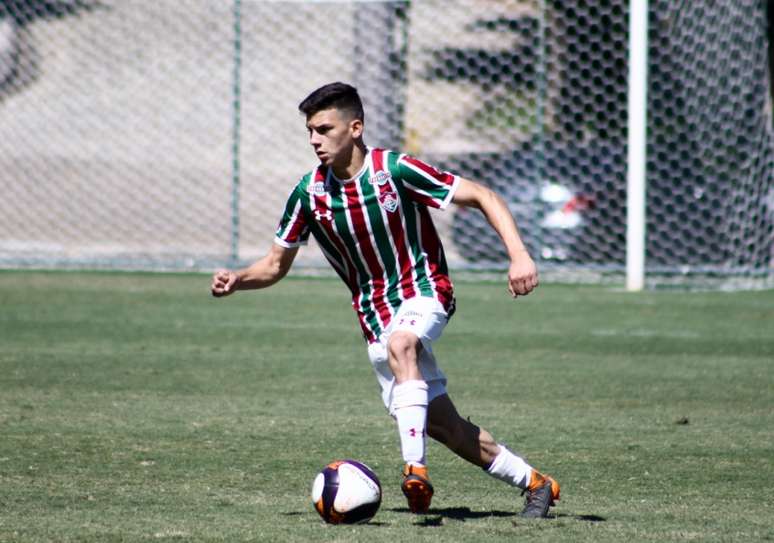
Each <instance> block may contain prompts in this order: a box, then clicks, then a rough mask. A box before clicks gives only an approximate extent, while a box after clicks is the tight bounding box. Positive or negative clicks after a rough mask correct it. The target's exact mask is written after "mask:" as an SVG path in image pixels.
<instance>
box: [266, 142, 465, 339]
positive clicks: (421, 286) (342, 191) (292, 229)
mask: <svg viewBox="0 0 774 543" xmlns="http://www.w3.org/2000/svg"><path fill="white" fill-rule="evenodd" d="M458 184H459V178H458V177H456V176H454V175H452V174H449V173H445V172H440V171H438V170H437V169H435V168H433V167H432V166H429V165H427V164H425V163H424V162H422V161H420V160H417V159H416V158H413V157H411V156H408V155H403V154H400V155H399V154H398V153H395V152H392V151H386V150H383V149H369V150H368V154H367V155H366V159H365V164H364V165H363V169H362V170H361V171H360V173H359V174H358V175H357V176H355V177H354V178H352V179H351V180H348V181H340V180H339V179H337V178H336V177H335V176H334V175H333V172H332V171H331V170H330V169H328V168H326V167H325V166H322V165H320V166H318V167H317V168H315V169H314V170H313V171H311V172H310V173H309V174H307V175H305V176H304V177H303V178H302V179H301V181H299V182H298V184H297V185H296V186H295V188H294V189H293V191H292V192H291V194H290V197H289V198H288V201H287V204H286V205H285V212H284V214H283V215H282V219H281V220H280V223H279V226H278V227H277V232H276V236H275V243H277V244H279V245H281V246H283V247H287V248H290V247H297V246H299V245H304V244H306V242H307V240H308V239H309V235H310V233H311V234H312V235H314V237H315V240H317V243H318V245H319V246H320V248H321V249H322V252H323V254H324V255H325V257H326V259H327V260H328V262H330V264H331V266H333V268H334V269H335V270H336V272H337V273H338V275H339V277H341V279H342V280H343V281H344V282H345V283H346V284H347V286H348V287H349V289H350V291H351V292H352V306H353V308H354V309H355V311H356V312H357V314H358V318H359V321H360V326H361V328H362V329H363V335H364V336H365V339H366V341H367V342H369V343H373V342H376V341H378V338H379V336H380V335H381V333H382V331H384V330H385V329H386V328H387V326H388V325H389V324H390V321H391V320H392V318H393V316H394V315H395V313H396V312H397V310H398V308H399V307H400V304H401V303H402V301H403V300H407V299H409V298H413V297H415V296H426V297H432V298H435V299H437V300H438V301H439V302H440V303H441V304H442V305H443V306H444V307H445V308H446V309H447V311H449V310H450V309H451V307H452V305H453V303H454V298H453V289H452V283H451V281H450V279H449V275H448V268H447V266H446V257H445V255H444V251H443V246H442V245H441V241H440V239H439V238H438V234H437V232H436V230H435V226H434V225H433V222H432V219H431V217H430V213H429V211H428V208H429V207H433V208H439V209H444V208H445V207H446V206H447V205H448V204H449V202H450V201H451V199H452V196H453V195H454V191H455V190H456V188H457V185H458Z"/></svg>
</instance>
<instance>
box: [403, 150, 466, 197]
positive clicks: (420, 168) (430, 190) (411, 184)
mask: <svg viewBox="0 0 774 543" xmlns="http://www.w3.org/2000/svg"><path fill="white" fill-rule="evenodd" d="M398 168H399V171H400V176H401V180H402V182H403V186H404V187H405V188H406V191H407V193H408V195H409V197H410V198H411V199H412V200H414V201H416V202H418V203H420V204H424V205H426V206H428V207H434V208H438V209H446V207H447V206H448V205H449V202H451V200H452V198H453V197H454V192H455V191H456V190H457V187H458V186H459V183H460V178H459V177H458V176H456V175H454V174H451V173H448V172H442V171H440V170H438V169H436V168H434V167H433V166H430V165H429V164H426V163H424V162H422V161H421V160H419V159H417V158H414V157H412V156H409V155H401V157H400V158H399V159H398Z"/></svg>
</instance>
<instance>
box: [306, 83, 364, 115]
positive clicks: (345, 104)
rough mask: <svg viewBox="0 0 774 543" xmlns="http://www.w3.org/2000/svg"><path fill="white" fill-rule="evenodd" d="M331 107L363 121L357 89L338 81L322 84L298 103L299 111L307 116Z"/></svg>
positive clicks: (361, 103)
mask: <svg viewBox="0 0 774 543" xmlns="http://www.w3.org/2000/svg"><path fill="white" fill-rule="evenodd" d="M331 108H334V109H338V110H339V111H343V112H345V113H347V114H348V115H350V116H351V117H352V118H353V119H358V120H360V121H363V120H364V118H365V114H364V113H363V102H361V101H360V95H359V94H358V93H357V89H356V88H355V87H353V86H352V85H347V84H346V83H341V82H339V81H337V82H336V83H328V84H327V85H323V86H322V87H320V88H319V89H317V90H316V91H314V92H312V94H310V95H309V96H307V97H306V98H305V99H304V101H303V102H301V103H300V104H299V105H298V109H299V111H300V112H301V113H303V114H305V115H306V116H307V117H309V116H311V115H314V114H315V113H317V112H318V111H322V110H323V109H331Z"/></svg>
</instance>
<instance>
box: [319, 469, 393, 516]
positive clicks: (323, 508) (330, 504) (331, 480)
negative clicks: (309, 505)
mask: <svg viewBox="0 0 774 543" xmlns="http://www.w3.org/2000/svg"><path fill="white" fill-rule="evenodd" d="M312 502H313V504H314V507H315V509H316V510H317V512H318V513H319V514H320V516H321V517H322V518H323V520H325V522H328V523H330V524H340V523H341V524H354V523H359V522H367V521H368V520H370V519H371V518H373V516H374V515H375V514H376V512H377V511H378V510H379V506H380V505H381V502H382V493H381V483H380V482H379V478H378V477H377V476H376V474H375V473H374V472H373V471H372V470H371V469H370V468H369V467H368V466H366V465H365V464H363V463H361V462H357V461H355V460H337V461H335V462H331V463H330V464H328V465H327V466H325V468H323V470H322V471H321V472H320V473H318V474H317V476H316V477H315V480H314V483H313V484H312Z"/></svg>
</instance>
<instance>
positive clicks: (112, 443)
mask: <svg viewBox="0 0 774 543" xmlns="http://www.w3.org/2000/svg"><path fill="white" fill-rule="evenodd" d="M208 287H209V278H208V277H206V276H203V275H153V274H110V273H104V274H102V273H41V272H3V273H0V541H3V542H5V541H25V542H26V541H57V542H67V541H79V542H84V541H85V542H89V541H92V542H110V541H224V542H236V541H283V542H284V541H369V542H380V541H384V542H391V543H393V542H395V541H444V542H446V541H466V542H467V541H491V540H503V539H517V538H519V539H537V538H539V539H541V540H549V541H595V542H596V541H603V542H604V541H616V542H619V541H623V540H630V541H685V540H699V541H737V540H774V523H773V522H772V520H771V518H772V517H771V509H770V508H771V504H772V503H774V490H772V489H773V488H774V448H773V446H772V444H773V443H774V367H773V366H774V292H772V291H768V292H740V293H681V292H647V293H641V294H629V293H624V292H620V291H616V290H612V289H607V288H601V287H585V286H541V287H540V288H539V289H538V291H536V292H535V293H534V294H532V295H530V296H528V297H526V298H521V299H519V300H517V301H513V300H510V299H509V298H508V297H507V295H506V293H505V288H504V285H501V284H483V283H460V284H458V285H457V292H458V299H459V311H458V313H457V315H456V316H455V317H454V318H453V319H452V321H451V323H450V325H449V326H448V328H447V330H446V333H445V335H444V337H443V338H442V340H441V341H440V342H439V343H438V346H437V355H438V358H439V360H440V361H441V363H442V365H443V367H444V369H445V370H446V373H447V374H448V376H449V378H450V386H449V390H450V394H451V395H452V397H453V398H454V400H455V402H456V404H457V407H458V408H459V409H460V412H461V413H463V414H464V415H466V416H470V417H471V418H472V420H473V421H474V422H476V423H478V424H481V425H482V426H484V427H486V428H487V429H489V430H490V431H492V432H493V433H494V434H495V436H496V437H497V438H498V439H499V440H501V441H503V442H505V443H507V444H508V445H510V446H511V448H512V449H514V450H517V451H519V452H521V453H523V454H524V455H525V456H526V457H527V459H528V460H529V461H531V462H532V463H533V464H534V465H536V466H537V467H539V468H541V469H543V470H545V471H547V472H549V473H551V474H552V475H554V476H555V477H556V478H557V479H558V480H559V481H560V482H561V484H562V497H563V499H562V501H561V502H559V504H558V506H557V507H556V508H555V509H554V511H555V513H556V518H553V519H549V520H543V521H524V520H522V519H520V518H519V517H517V516H515V515H514V512H515V511H516V510H518V509H519V508H520V507H521V504H522V498H521V497H520V496H519V494H518V492H517V491H515V490H514V489H511V488H508V487H506V486H504V485H503V484H502V483H499V482H497V481H495V480H493V479H491V478H489V477H488V476H486V475H485V474H484V473H483V472H481V470H479V469H477V468H475V467H472V466H469V465H467V464H465V463H464V462H463V461H461V460H459V459H458V458H456V457H454V456H453V455H452V454H450V453H449V452H448V451H446V450H445V449H444V448H443V447H441V446H439V445H437V444H435V443H431V444H430V445H429V459H430V463H431V474H432V476H433V481H434V484H435V487H436V498H435V500H434V502H433V507H432V509H431V511H430V514H429V515H427V516H425V517H415V516H411V515H410V514H408V513H407V512H406V509H405V502H404V499H403V496H402V494H401V493H400V489H399V470H400V467H401V459H400V452H399V446H398V439H397V434H396V432H395V429H394V427H393V422H392V420H391V419H390V418H389V417H388V416H386V414H385V412H384V409H383V407H382V405H381V401H380V399H379V396H378V394H377V391H376V384H375V380H374V379H373V376H372V373H371V369H370V367H369V364H368V361H367V358H366V353H365V346H364V344H363V343H362V340H361V338H360V335H359V332H358V329H357V323H356V319H355V316H354V313H353V312H352V311H351V309H350V307H349V303H348V300H347V293H346V289H345V288H344V286H343V285H341V284H339V283H338V282H336V281H334V280H328V279H316V280H312V279H295V278H290V279H287V280H285V281H283V282H281V283H280V284H278V285H277V286H275V287H273V288H272V289H269V290H267V291H261V292H253V293H239V294H237V295H236V296H234V297H231V298H228V299H224V300H215V299H213V298H211V297H210V296H209V293H208ZM339 457H352V458H356V459H360V460H362V461H365V462H366V463H368V464H369V465H371V466H372V467H373V468H374V469H375V470H376V472H377V473H378V474H379V476H380V477H381V480H382V484H383V488H384V499H383V503H382V508H381V510H380V512H379V513H378V515H377V516H376V517H375V518H374V520H373V522H372V523H370V524H368V525H363V526H356V527H341V526H338V527H337V526H327V525H324V524H322V523H321V521H320V520H319V517H318V516H317V514H316V513H315V511H314V510H313V508H312V506H311V501H310V498H309V491H310V487H311V482H312V479H313V477H314V475H315V473H316V472H317V471H318V470H319V469H320V468H321V467H322V466H323V465H324V464H325V463H327V462H328V461H330V460H333V459H336V458H339Z"/></svg>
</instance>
